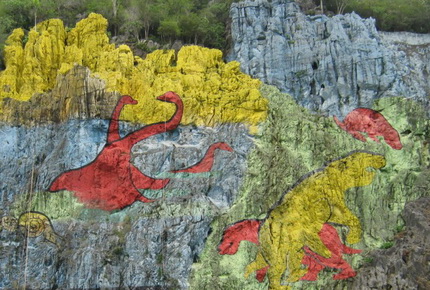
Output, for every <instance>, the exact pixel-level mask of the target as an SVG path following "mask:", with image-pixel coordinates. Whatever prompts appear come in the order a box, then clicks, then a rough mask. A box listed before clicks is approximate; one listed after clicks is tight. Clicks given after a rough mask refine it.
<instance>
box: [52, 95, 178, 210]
mask: <svg viewBox="0 0 430 290" xmlns="http://www.w3.org/2000/svg"><path fill="white" fill-rule="evenodd" d="M157 100H160V101H163V102H169V103H173V104H175V105H176V112H175V114H174V115H173V116H172V118H171V119H170V120H168V121H166V122H161V123H155V124H151V125H148V126H145V127H143V128H141V129H139V130H137V131H134V132H132V133H130V134H128V135H126V136H125V137H123V138H121V137H120V135H119V132H118V120H119V114H120V112H121V109H122V108H123V106H124V105H125V104H133V105H134V104H137V101H136V100H134V99H133V98H131V97H130V96H123V97H122V98H121V99H120V100H119V101H118V104H117V105H116V107H115V109H114V111H113V114H112V119H111V120H110V124H109V130H108V136H107V143H106V145H105V146H104V148H103V149H102V151H101V152H100V153H99V154H98V156H97V157H96V159H94V160H93V161H92V162H91V163H89V164H87V165H85V166H83V167H81V168H77V169H72V170H69V171H67V172H64V173H63V174H61V175H60V176H58V177H57V178H56V179H55V180H54V181H53V182H52V184H51V186H50V187H49V191H52V192H55V191H60V190H68V191H72V192H73V193H74V195H75V196H76V197H77V198H78V200H79V201H80V202H82V203H84V204H85V205H86V206H87V207H89V208H98V209H103V210H107V211H111V210H115V209H122V208H124V207H126V206H129V205H131V204H133V203H134V202H135V201H142V202H152V201H154V200H150V199H148V198H146V197H144V196H143V195H141V193H140V192H139V190H138V189H161V188H163V187H165V186H166V185H167V183H168V182H169V179H154V178H151V177H148V176H146V175H145V174H143V173H142V172H140V171H139V169H137V168H136V167H135V166H134V165H133V164H132V163H131V162H130V154H131V149H132V147H133V146H134V145H135V144H136V143H137V142H139V141H141V140H143V139H146V138H148V137H150V136H153V135H156V134H159V133H163V132H166V131H170V130H173V129H175V128H176V127H177V126H178V125H179V123H180V121H181V119H182V114H183V103H182V100H181V98H180V97H179V96H178V95H177V94H176V93H174V92H167V93H165V94H164V95H162V96H159V97H158V98H157Z"/></svg>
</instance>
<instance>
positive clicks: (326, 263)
mask: <svg viewBox="0 0 430 290" xmlns="http://www.w3.org/2000/svg"><path fill="white" fill-rule="evenodd" d="M318 235H319V237H320V238H321V241H322V242H323V244H324V245H325V246H326V247H327V249H328V250H329V251H330V252H331V257H330V258H325V257H323V256H320V255H318V254H317V253H315V252H313V251H312V250H311V249H310V248H309V247H304V250H305V252H306V256H305V257H304V258H303V260H302V264H304V265H307V266H308V272H307V273H306V275H304V276H303V277H302V278H301V279H300V280H308V281H315V280H317V278H318V273H319V272H321V270H323V269H324V268H326V267H328V268H335V269H340V270H341V271H340V273H338V274H336V275H333V279H335V280H341V279H347V278H351V277H354V276H355V275H356V272H355V271H354V269H352V268H351V266H350V265H349V264H348V262H347V261H345V260H344V259H343V257H342V255H343V254H358V253H361V250H356V249H353V248H350V247H348V246H345V245H344V244H343V243H342V241H341V240H340V238H339V235H338V233H337V230H336V229H335V228H334V227H332V226H331V225H329V224H324V225H323V227H322V229H321V231H320V232H319V233H318Z"/></svg>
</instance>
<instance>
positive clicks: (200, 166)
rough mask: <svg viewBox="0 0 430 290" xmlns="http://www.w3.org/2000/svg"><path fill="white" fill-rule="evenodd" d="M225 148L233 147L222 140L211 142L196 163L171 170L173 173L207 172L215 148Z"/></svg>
mask: <svg viewBox="0 0 430 290" xmlns="http://www.w3.org/2000/svg"><path fill="white" fill-rule="evenodd" d="M217 149H220V150H226V151H230V152H232V151H233V149H231V147H230V146H229V145H228V144H227V143H224V142H218V143H214V144H212V145H211V146H210V147H209V148H208V150H207V151H206V154H205V156H204V157H203V159H202V160H200V161H199V162H197V163H196V164H194V165H192V166H190V167H188V168H185V169H180V170H172V171H171V172H173V173H180V172H186V173H200V172H208V171H210V170H211V169H212V166H213V164H214V158H215V150H217Z"/></svg>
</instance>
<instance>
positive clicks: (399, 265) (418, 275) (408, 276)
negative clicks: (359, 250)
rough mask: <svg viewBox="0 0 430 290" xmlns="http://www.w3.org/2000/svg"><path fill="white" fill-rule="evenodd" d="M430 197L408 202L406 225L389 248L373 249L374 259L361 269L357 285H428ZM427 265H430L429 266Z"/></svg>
mask: <svg viewBox="0 0 430 290" xmlns="http://www.w3.org/2000/svg"><path fill="white" fill-rule="evenodd" d="M429 209H430V198H429V197H423V198H420V199H418V200H416V201H413V202H410V203H408V204H406V206H405V209H404V211H403V219H404V221H405V228H404V230H403V231H401V232H400V233H398V234H397V236H396V238H395V239H394V242H393V246H392V247H391V248H389V249H385V250H384V249H381V250H376V251H374V252H371V253H370V255H369V256H370V257H369V258H368V259H369V260H370V261H371V262H370V263H369V264H366V265H364V267H363V268H362V269H360V271H359V273H358V276H357V277H356V278H355V279H354V281H353V282H352V283H351V285H352V287H353V289H363V288H366V289H367V288H369V289H380V288H393V289H428V288H429V287H430V282H429V280H428V277H429V276H430V269H429V267H428V263H429V262H430V249H429V247H428V245H429V243H430V224H429V221H430V211H429ZM426 265H427V266H426Z"/></svg>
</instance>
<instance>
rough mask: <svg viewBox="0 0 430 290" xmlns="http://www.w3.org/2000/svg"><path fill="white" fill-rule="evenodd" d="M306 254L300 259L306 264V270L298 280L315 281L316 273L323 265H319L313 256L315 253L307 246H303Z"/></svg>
mask: <svg viewBox="0 0 430 290" xmlns="http://www.w3.org/2000/svg"><path fill="white" fill-rule="evenodd" d="M304 250H305V252H306V255H305V256H304V257H303V259H302V264H303V265H306V266H308V272H307V273H306V274H305V275H304V276H303V277H302V278H300V280H307V281H316V280H317V279H318V274H319V272H321V271H322V270H323V269H324V268H325V266H324V265H321V264H320V262H319V261H317V259H316V258H315V257H314V255H315V253H314V252H312V251H311V250H310V249H309V248H308V247H306V246H305V247H304Z"/></svg>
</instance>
